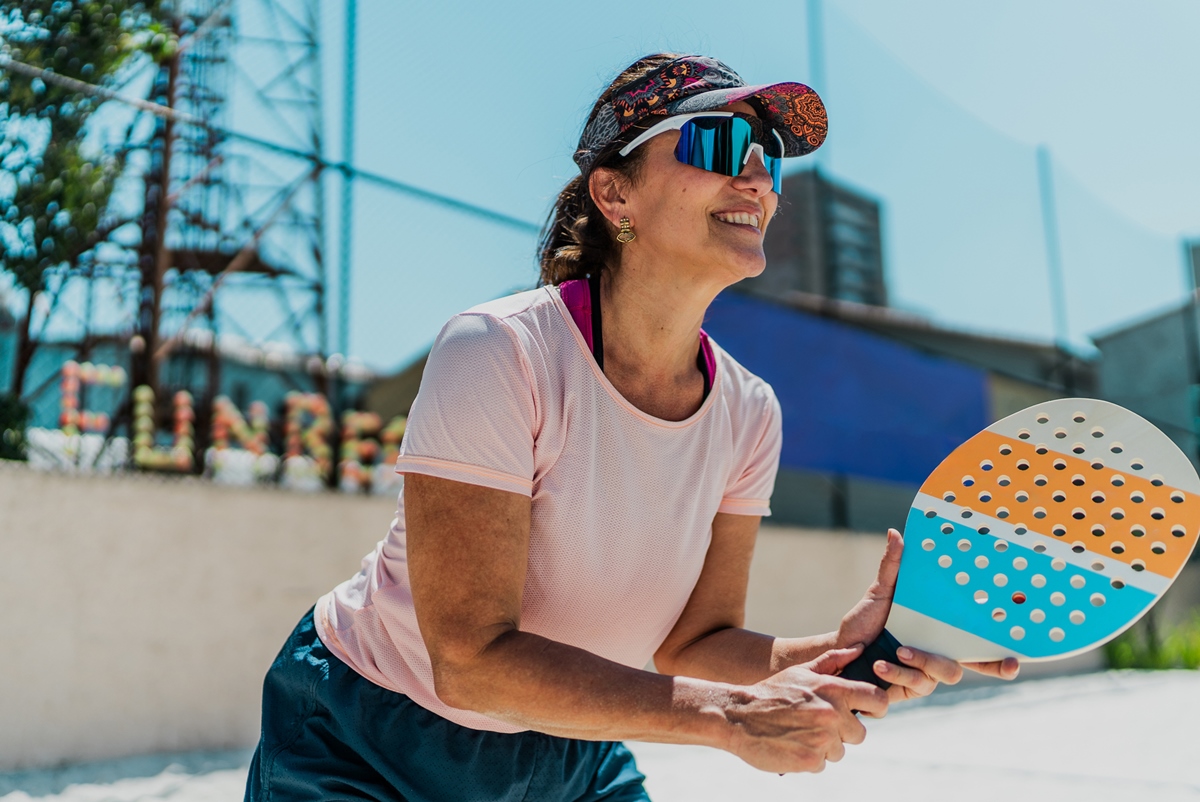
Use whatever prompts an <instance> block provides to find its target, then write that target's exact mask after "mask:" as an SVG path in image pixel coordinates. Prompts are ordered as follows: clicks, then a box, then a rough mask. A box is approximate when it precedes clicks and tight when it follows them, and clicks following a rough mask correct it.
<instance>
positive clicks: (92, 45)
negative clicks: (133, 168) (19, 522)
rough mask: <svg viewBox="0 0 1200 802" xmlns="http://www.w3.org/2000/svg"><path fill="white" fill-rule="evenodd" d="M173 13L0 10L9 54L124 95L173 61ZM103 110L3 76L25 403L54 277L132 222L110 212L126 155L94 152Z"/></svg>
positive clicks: (2, 233) (3, 214) (126, 6)
mask: <svg viewBox="0 0 1200 802" xmlns="http://www.w3.org/2000/svg"><path fill="white" fill-rule="evenodd" d="M170 18H171V4H170V3H169V2H162V1H161V0H143V1H142V2H128V1H126V2H120V1H119V0H117V1H114V2H78V1H77V0H24V1H23V2H0V55H2V56H4V57H6V58H8V59H11V60H13V61H16V62H19V63H21V64H26V65H29V66H31V67H34V68H37V69H41V70H46V71H49V72H53V73H55V74H57V75H61V76H66V77H69V78H75V79H78V80H81V81H84V82H87V83H89V84H94V85H98V86H101V87H106V88H111V87H115V86H116V85H117V83H118V82H119V81H120V79H121V77H122V70H123V69H125V68H129V67H136V66H137V64H136V63H135V62H134V59H135V58H137V57H139V56H141V57H143V58H149V59H151V60H153V61H155V62H158V63H161V62H162V61H163V60H165V59H168V58H171V57H172V56H173V54H174V52H175V50H176V48H177V46H178V37H177V36H176V35H175V33H173V31H172V28H171V26H170V24H169V20H170ZM101 102H102V100H101V98H99V97H96V96H95V95H94V94H93V93H89V92H80V91H76V90H74V89H69V88H64V87H61V86H58V85H56V84H55V83H53V82H52V81H45V80H42V79H40V78H35V77H30V76H28V75H24V74H21V73H18V72H16V71H14V70H11V69H10V70H3V69H2V67H0V131H2V136H0V173H2V174H7V175H8V176H11V179H12V180H9V181H8V182H7V187H6V186H5V184H4V182H3V180H2V178H3V176H0V269H2V270H6V271H8V272H9V273H10V274H11V275H12V276H13V277H14V278H15V280H16V283H17V285H18V286H20V287H21V288H22V289H24V290H25V291H26V293H27V297H26V304H25V316H24V319H23V320H22V321H21V323H20V328H19V330H18V343H17V353H16V359H15V360H14V366H13V376H12V382H11V385H10V393H11V394H12V395H13V396H14V397H15V398H16V399H17V400H19V399H20V398H21V396H22V394H23V392H24V380H25V373H26V371H27V369H28V366H29V363H30V361H31V359H32V358H33V354H34V350H35V348H36V346H37V344H36V343H35V342H33V341H32V338H31V336H30V325H31V322H32V317H33V315H32V313H33V309H34V303H35V302H36V300H37V297H38V295H39V294H40V293H42V292H43V291H44V290H45V288H46V277H47V272H48V271H50V270H54V269H67V270H70V269H75V268H77V267H78V266H79V264H80V260H81V259H83V258H84V257H85V256H87V255H88V254H90V253H91V252H92V251H93V250H94V249H95V248H96V246H97V245H99V244H100V243H102V242H104V241H106V240H107V239H108V237H109V236H110V235H111V234H112V232H113V231H114V230H116V229H117V228H119V227H121V226H122V225H125V224H127V223H129V222H131V221H129V220H121V219H116V218H114V216H113V215H112V214H111V213H110V211H109V201H110V199H111V197H112V191H113V184H114V181H115V180H116V178H117V177H118V176H119V175H120V173H121V172H122V171H123V170H124V167H125V164H124V162H125V157H126V155H127V153H128V151H127V150H122V151H120V152H118V153H117V154H115V155H110V156H107V157H101V156H100V155H99V154H96V153H89V152H88V149H87V147H86V144H85V135H86V133H87V123H88V121H89V119H90V118H91V115H92V114H93V113H94V112H95V110H96V109H97V108H98V107H99V105H100V103H101Z"/></svg>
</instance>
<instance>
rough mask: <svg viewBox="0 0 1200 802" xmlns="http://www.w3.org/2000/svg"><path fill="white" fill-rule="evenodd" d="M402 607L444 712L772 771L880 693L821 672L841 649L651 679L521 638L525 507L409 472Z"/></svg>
mask: <svg viewBox="0 0 1200 802" xmlns="http://www.w3.org/2000/svg"><path fill="white" fill-rule="evenodd" d="M404 503H405V516H406V523H407V531H408V570H409V578H410V582H411V585H412V592H413V604H414V606H415V610H416V614H417V620H418V622H419V624H420V628H421V634H422V637H423V638H424V640H425V645H426V647H427V648H428V650H429V655H430V658H431V660H432V664H433V671H434V684H435V690H436V692H437V694H438V696H439V698H441V699H442V700H443V701H444V702H446V703H447V704H449V705H451V706H454V707H458V708H463V709H469V710H474V711H478V712H480V713H484V714H486V715H489V716H493V717H495V718H498V719H501V720H503V721H507V722H510V723H512V724H515V725H518V726H523V727H527V728H530V729H535V730H538V731H541V732H545V733H549V734H552V735H559V736H564V737H572V738H582V739H588V740H609V739H613V740H616V739H635V740H649V741H660V742H674V743H698V744H706V745H709V746H716V747H719V748H722V749H727V750H729V751H731V752H733V753H734V754H737V755H738V756H739V757H741V758H742V759H743V760H746V761H747V762H749V763H751V764H752V765H755V766H757V767H759V768H763V769H769V770H772V771H813V770H819V769H820V768H821V767H822V766H823V765H824V762H825V761H826V760H837V759H839V758H840V757H841V756H842V754H843V751H844V747H843V743H858V742H860V741H861V740H862V739H863V737H864V735H865V731H864V730H863V728H862V725H861V724H860V723H859V722H858V721H857V719H856V718H855V717H854V715H853V714H852V713H851V710H854V709H858V710H864V711H869V712H871V713H873V714H877V715H882V714H883V713H884V712H886V706H887V705H886V698H885V696H884V694H883V693H882V692H879V691H878V690H877V689H875V688H872V687H870V686H868V685H865V684H863V683H855V682H849V681H846V680H842V679H838V678H837V677H834V676H831V675H832V674H834V673H836V671H838V670H840V668H841V666H842V665H844V664H845V663H846V662H848V661H849V660H851V659H853V657H854V656H855V655H856V654H857V653H858V652H857V651H856V650H842V651H840V652H833V653H831V654H829V655H826V656H824V657H823V658H822V659H821V660H820V661H817V662H815V663H813V664H810V665H808V666H803V667H795V668H791V669H788V670H787V671H784V672H781V673H779V674H777V675H775V676H771V677H770V678H766V679H765V681H763V682H757V683H755V684H752V685H738V684H729V683H720V682H712V681H708V680H705V679H696V678H684V677H671V676H665V675H659V674H652V673H649V672H645V671H640V670H637V669H632V668H629V667H627V666H622V665H619V664H616V663H613V662H611V661H608V660H605V659H603V658H601V657H599V656H597V655H594V654H591V653H589V652H586V651H583V650H581V649H577V648H574V647H570V646H567V645H565V644H562V643H557V642H554V641H551V640H548V639H546V638H542V637H539V636H537V635H533V634H531V633H528V632H522V631H521V629H520V626H521V621H520V613H521V593H522V588H523V586H524V580H525V567H526V560H527V557H528V548H529V530H530V500H529V499H528V498H526V497H524V496H520V495H516V494H513V493H506V492H503V491H498V490H492V489H488V488H482V487H476V486H473V485H467V484H462V483H459V482H453V481H449V480H445V479H437V478H434V477H429V476H423V475H418V474H409V475H407V476H406V478H405V488H404Z"/></svg>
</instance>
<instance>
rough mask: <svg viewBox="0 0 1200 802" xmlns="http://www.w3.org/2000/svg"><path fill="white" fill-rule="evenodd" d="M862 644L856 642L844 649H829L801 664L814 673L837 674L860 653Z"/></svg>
mask: <svg viewBox="0 0 1200 802" xmlns="http://www.w3.org/2000/svg"><path fill="white" fill-rule="evenodd" d="M862 650H863V645H862V644H861V643H856V644H855V645H853V646H850V647H848V648H845V649H830V650H829V651H827V652H825V653H824V654H822V655H821V656H820V657H817V658H815V659H813V660H810V661H808V662H807V663H805V664H804V665H803V667H804V668H807V669H808V670H809V671H811V672H813V673H814V674H830V675H832V674H837V673H838V672H839V671H841V670H842V669H843V668H845V667H846V666H848V665H850V663H852V662H854V658H856V657H858V656H859V655H860V654H862Z"/></svg>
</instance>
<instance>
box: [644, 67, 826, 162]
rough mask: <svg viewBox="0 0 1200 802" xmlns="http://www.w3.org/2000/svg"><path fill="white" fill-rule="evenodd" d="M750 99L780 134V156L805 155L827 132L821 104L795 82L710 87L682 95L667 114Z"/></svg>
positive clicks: (820, 141)
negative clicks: (721, 87)
mask: <svg viewBox="0 0 1200 802" xmlns="http://www.w3.org/2000/svg"><path fill="white" fill-rule="evenodd" d="M743 100H744V101H747V102H750V103H751V105H753V106H754V107H755V109H756V110H757V111H758V114H759V116H760V117H762V118H763V119H764V120H766V121H768V122H769V123H771V125H773V126H774V127H775V129H776V130H777V131H779V134H780V136H782V137H783V145H784V149H783V155H784V156H805V155H807V154H809V153H812V152H813V151H814V150H816V149H817V148H819V147H821V143H822V142H824V141H825V136H826V134H827V133H828V132H829V119H828V117H827V116H826V113H825V104H824V103H822V102H821V98H820V97H819V96H818V95H817V93H816V92H814V91H813V90H812V89H811V88H809V87H807V86H805V85H804V84H799V83H792V82H788V83H779V84H760V85H758V86H733V87H729V88H727V89H713V90H712V91H709V92H700V93H699V94H695V95H690V96H688V97H685V98H682V99H680V100H678V101H676V102H674V103H672V104H670V105H669V106H668V107H667V108H668V109H669V110H670V112H671V114H693V113H695V112H700V111H711V110H713V109H718V108H721V107H722V106H728V105H729V104H730V103H737V102H739V101H743Z"/></svg>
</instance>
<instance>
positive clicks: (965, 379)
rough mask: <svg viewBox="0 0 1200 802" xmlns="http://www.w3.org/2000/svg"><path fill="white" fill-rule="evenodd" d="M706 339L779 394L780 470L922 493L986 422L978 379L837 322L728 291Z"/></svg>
mask: <svg viewBox="0 0 1200 802" xmlns="http://www.w3.org/2000/svg"><path fill="white" fill-rule="evenodd" d="M704 330H705V331H706V332H708V334H709V335H711V336H712V337H713V339H715V340H716V341H717V343H719V344H720V346H721V347H722V348H724V349H725V350H726V351H728V352H729V353H730V354H732V355H733V357H734V359H736V360H738V361H739V362H741V363H742V364H743V365H745V366H746V368H747V369H748V370H750V371H751V372H752V373H755V374H757V375H758V376H761V377H762V378H763V379H765V380H766V381H767V382H769V383H770V384H771V386H772V387H774V388H775V394H776V395H777V396H779V402H780V404H781V405H782V407H783V455H782V457H781V464H782V465H783V467H787V468H798V469H803V470H810V471H821V472H825V473H834V474H846V475H851V476H862V477H869V478H873V479H885V480H889V481H894V482H904V483H907V484H920V483H921V482H923V481H925V477H926V476H928V475H929V473H930V472H931V471H932V470H933V469H934V468H935V467H937V465H938V463H939V462H941V461H942V459H943V458H945V457H946V455H947V454H949V453H950V452H951V451H953V450H954V449H955V448H956V447H957V446H958V445H959V444H961V443H962V442H964V441H965V440H967V439H968V438H969V437H971V436H972V435H974V434H975V433H976V432H978V431H979V430H980V429H982V428H983V427H985V426H986V425H988V423H990V421H989V420H988V412H987V407H988V403H987V374H986V373H985V372H984V371H981V370H978V369H976V368H972V367H968V366H966V365H963V364H961V363H958V362H953V361H951V360H948V359H944V358H941V357H937V356H933V355H930V354H926V353H923V352H921V351H918V350H916V349H914V348H912V347H910V346H907V345H904V344H902V343H899V342H895V341H893V340H889V339H887V338H885V337H882V336H880V335H878V334H874V333H871V332H866V331H862V330H860V329H856V328H854V327H852V326H849V325H847V324H844V323H840V322H838V321H835V320H831V319H828V318H823V317H819V316H817V315H814V314H811V313H808V312H803V311H800V310H794V309H789V308H787V307H783V306H779V305H776V304H772V303H769V302H767V301H762V300H758V299H756V298H752V297H749V296H746V295H741V294H739V293H735V292H725V293H722V294H721V295H720V296H719V297H718V298H717V299H716V301H714V302H713V305H712V306H711V307H710V308H709V312H708V316H707V317H706V319H705V322H704Z"/></svg>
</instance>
